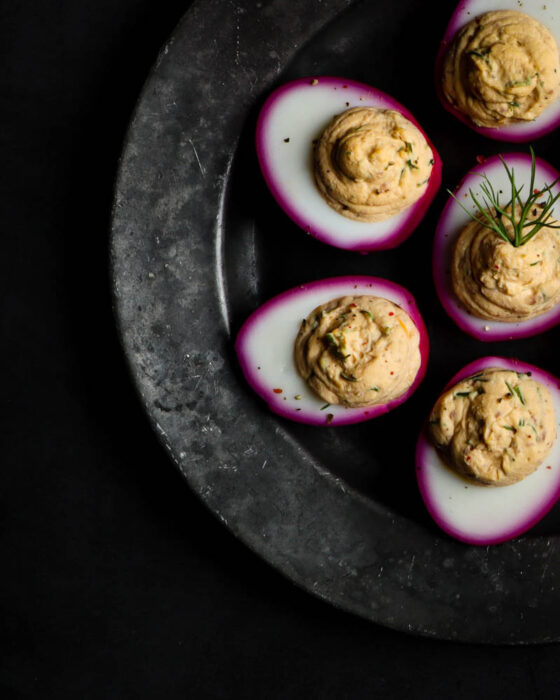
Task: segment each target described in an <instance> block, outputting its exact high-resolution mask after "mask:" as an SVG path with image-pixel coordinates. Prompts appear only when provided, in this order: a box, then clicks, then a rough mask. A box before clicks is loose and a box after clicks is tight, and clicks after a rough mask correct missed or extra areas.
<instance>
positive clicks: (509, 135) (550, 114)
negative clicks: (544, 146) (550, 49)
mask: <svg viewBox="0 0 560 700" xmlns="http://www.w3.org/2000/svg"><path fill="white" fill-rule="evenodd" d="M494 10H516V11H517V12H523V13H524V14H526V15H529V16H531V17H533V18H534V19H536V20H538V21H539V22H541V24H544V26H545V27H547V29H548V30H549V31H550V33H551V34H552V36H553V37H554V38H555V40H556V44H557V45H558V46H559V47H560V9H559V8H558V4H557V3H556V2H542V0H523V1H522V2H520V1H518V0H494V1H493V2H492V3H490V4H489V3H488V2H487V0H461V2H460V3H459V4H458V5H457V7H456V8H455V11H454V12H453V15H452V16H451V19H450V21H449V24H448V25H447V29H446V30H445V34H444V35H443V39H442V41H441V44H440V47H439V51H438V54H437V58H436V67H435V82H436V90H437V93H438V96H439V99H440V101H441V103H442V105H443V107H444V108H445V109H446V110H447V111H448V112H450V113H451V114H453V115H454V116H455V117H457V119H459V120H460V121H462V122H463V123H464V124H466V125H467V126H469V127H470V128H471V129H473V130H474V131H476V132H477V133H479V134H481V135H482V136H486V137H488V138H490V139H495V140H497V141H511V142H512V143H524V142H527V141H532V140H534V139H538V138H540V137H541V136H544V135H545V134H548V133H550V132H551V131H553V130H554V129H556V128H557V127H558V126H559V125H560V98H559V99H556V100H555V101H554V102H553V103H552V104H551V105H549V106H548V107H547V108H546V109H545V111H544V112H543V113H542V114H540V115H539V117H538V118H537V119H535V120H534V121H529V122H521V123H518V124H510V125H507V126H500V127H494V128H489V127H483V126H475V125H474V124H473V123H472V122H471V120H470V119H469V118H468V117H466V116H465V115H464V114H462V113H461V112H459V111H458V110H457V109H455V107H453V105H451V104H450V103H449V102H448V101H447V100H446V98H445V96H444V94H443V90H442V87H441V72H442V65H443V58H444V56H445V54H446V52H447V50H448V47H449V45H450V44H451V43H452V42H453V39H454V37H455V36H456V34H457V32H458V31H459V30H460V29H461V28H462V27H464V26H465V25H466V24H468V23H469V22H470V21H471V20H473V19H474V18H475V17H477V16H478V15H482V14H484V13H485V12H490V11H494Z"/></svg>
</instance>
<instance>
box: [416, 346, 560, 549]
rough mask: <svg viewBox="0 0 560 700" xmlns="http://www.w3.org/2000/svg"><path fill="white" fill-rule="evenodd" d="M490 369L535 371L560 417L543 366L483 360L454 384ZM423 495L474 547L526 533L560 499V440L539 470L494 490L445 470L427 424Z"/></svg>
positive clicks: (421, 444) (554, 382) (419, 467)
mask: <svg viewBox="0 0 560 700" xmlns="http://www.w3.org/2000/svg"><path fill="white" fill-rule="evenodd" d="M491 367H499V368H502V369H507V370H513V371H514V372H520V373H521V372H523V373H526V372H530V373H531V377H532V379H535V380H536V381H537V382H540V383H541V384H543V385H544V386H545V387H546V388H547V389H548V390H549V392H550V395H551V397H552V402H553V405H554V410H555V413H556V421H557V424H558V419H559V417H560V382H559V380H558V379H557V378H556V377H554V376H552V375H551V374H549V373H548V372H545V371H544V370H542V369H539V368H538V367H534V366H533V365H529V364H527V363H525V362H521V361H519V360H515V359H506V358H503V357H483V358H481V359H479V360H475V361H474V362H471V363H470V364H468V365H467V366H466V367H463V369H461V370H460V371H459V372H458V373H457V374H456V375H455V376H454V377H453V379H451V381H450V382H449V384H448V385H447V386H446V387H445V389H448V388H449V387H451V386H453V385H455V384H457V383H458V382H459V381H461V380H462V379H466V378H467V377H470V376H472V375H474V374H477V373H478V372H480V371H482V370H484V369H488V368H491ZM416 475H417V479H418V486H419V489H420V494H421V496H422V499H423V500H424V503H425V505H426V508H427V509H428V512H429V513H430V515H431V516H432V518H433V519H434V520H435V522H436V523H437V524H438V525H439V527H440V528H441V529H442V530H444V531H445V532H446V533H448V534H449V535H451V536H452V537H454V538H456V539H458V540H462V541H463V542H467V543H469V544H474V545H489V544H497V543H499V542H504V541H506V540H510V539H512V538H513V537H517V536H518V535H520V534H521V533H523V532H525V531H527V530H528V529H529V528H531V527H532V526H533V525H535V524H536V523H537V522H538V521H539V520H541V519H542V518H543V517H544V516H545V515H546V513H548V511H549V510H550V509H551V508H552V506H553V505H554V504H555V503H556V501H557V500H558V498H559V497H560V441H559V440H558V438H557V439H556V442H555V444H554V446H553V448H552V451H551V452H550V453H549V455H548V456H547V457H546V458H545V461H544V462H543V463H542V464H541V465H540V466H539V467H538V469H537V470H536V471H534V472H533V473H532V474H530V475H529V476H528V477H526V478H525V479H523V480H522V481H519V482H518V483H516V484H511V485H509V486H498V487H491V486H490V487H489V486H481V485H478V484H476V483H474V482H472V481H467V480H466V479H464V478H462V477H461V476H459V475H457V474H456V473H455V472H454V471H453V470H452V469H451V468H450V467H448V466H447V465H446V463H445V462H444V460H443V458H442V456H441V455H440V453H439V452H438V450H437V449H436V448H435V446H434V445H433V444H432V442H431V441H430V438H429V436H428V426H427V425H425V426H424V428H423V430H422V432H421V434H420V437H419V439H418V443H417V447H416Z"/></svg>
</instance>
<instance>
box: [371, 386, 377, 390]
mask: <svg viewBox="0 0 560 700" xmlns="http://www.w3.org/2000/svg"><path fill="white" fill-rule="evenodd" d="M370 391H379V387H378V386H372V387H371V388H370Z"/></svg>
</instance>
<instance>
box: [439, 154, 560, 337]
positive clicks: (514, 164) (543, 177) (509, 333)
mask: <svg viewBox="0 0 560 700" xmlns="http://www.w3.org/2000/svg"><path fill="white" fill-rule="evenodd" d="M503 158H504V160H505V161H506V163H507V164H508V166H509V167H510V168H513V170H514V173H515V180H516V183H517V184H518V186H519V185H521V184H523V185H524V187H523V190H522V195H523V194H524V193H527V192H528V189H529V182H530V175H531V156H530V155H528V154H526V153H506V154H504V155H503ZM482 174H486V175H487V176H488V178H489V179H490V181H491V183H492V185H493V187H494V189H495V190H496V191H497V192H499V191H500V190H501V191H502V192H503V194H501V195H500V201H501V202H502V203H504V204H505V203H507V202H508V201H509V199H510V193H511V185H510V183H509V180H508V178H507V174H506V171H505V168H504V166H503V165H502V162H501V160H500V158H499V156H492V157H490V158H488V159H486V160H484V161H483V162H482V163H479V164H478V165H476V166H475V167H473V169H472V170H471V171H469V173H467V175H466V176H465V177H464V178H463V180H462V181H461V183H460V184H459V186H458V188H457V189H456V190H455V192H454V194H455V197H457V199H458V200H459V201H460V202H461V203H462V204H463V206H464V207H466V208H467V209H468V210H469V211H472V212H473V213H474V212H476V206H475V204H474V202H473V201H472V199H471V197H470V195H469V189H472V191H473V194H474V195H475V196H476V197H477V199H478V200H479V201H482V199H481V195H482V193H481V190H480V185H481V182H482V179H481V175H482ZM559 175H560V173H559V172H558V171H557V170H556V169H555V168H553V167H552V165H550V164H549V163H547V162H546V161H544V160H542V159H541V158H537V159H536V177H535V188H534V189H542V188H543V187H544V185H547V184H549V185H550V184H552V183H553V182H554V180H555V179H556V178H557V177H558V176H559ZM552 191H553V193H555V194H556V193H557V192H559V191H560V183H559V184H557V185H555V186H554V187H553V188H552ZM552 216H553V217H555V216H558V217H560V204H557V205H556V206H555V207H554V208H553V210H552ZM469 221H471V219H470V218H469V216H468V215H467V214H466V212H464V211H463V209H462V208H461V207H460V206H459V204H458V203H457V202H456V201H455V199H453V197H451V196H450V197H449V200H448V201H447V203H446V205H445V207H444V209H443V211H442V213H441V216H440V219H439V222H438V224H437V227H436V232H435V236H434V247H433V258H432V269H433V276H434V284H435V287H436V291H437V294H438V297H439V299H440V301H441V303H442V305H443V308H444V309H445V311H446V312H447V313H448V314H449V316H450V317H451V318H452V319H453V320H454V321H455V323H456V324H457V325H458V326H459V328H461V329H462V330H464V331H465V332H466V333H469V334H470V335H472V336H474V337H475V338H477V339H478V340H483V341H495V340H512V339H514V338H526V337H529V336H533V335H537V334H538V333H542V332H543V331H545V330H547V329H548V328H551V327H552V326H554V325H556V324H557V323H559V322H560V305H558V306H555V307H554V308H552V309H551V310H550V311H548V312H546V313H545V314H542V315H541V316H537V317H536V318H533V319H530V320H528V321H520V322H517V323H515V322H514V323H512V322H509V323H505V322H502V321H487V320H485V319H481V318H477V317H476V316H473V315H472V314H470V313H469V312H468V311H466V309H464V308H463V306H461V304H460V303H459V301H458V299H457V297H456V296H455V294H454V292H453V288H452V285H451V259H452V253H453V246H454V244H455V241H456V239H457V237H458V236H459V233H460V232H461V229H462V228H463V227H464V226H465V225H466V224H467V223H469ZM537 235H538V234H537Z"/></svg>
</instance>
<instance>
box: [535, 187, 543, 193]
mask: <svg viewBox="0 0 560 700" xmlns="http://www.w3.org/2000/svg"><path fill="white" fill-rule="evenodd" d="M540 193H541V191H540V190H538V189H537V188H536V187H535V189H534V190H533V194H540Z"/></svg>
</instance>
